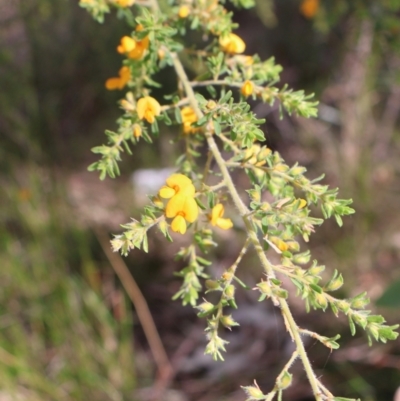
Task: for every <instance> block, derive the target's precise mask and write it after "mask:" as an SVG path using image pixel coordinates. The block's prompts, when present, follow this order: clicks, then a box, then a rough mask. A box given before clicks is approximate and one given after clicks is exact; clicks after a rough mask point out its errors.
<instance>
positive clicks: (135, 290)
mask: <svg viewBox="0 0 400 401" xmlns="http://www.w3.org/2000/svg"><path fill="white" fill-rule="evenodd" d="M94 233H95V235H96V238H97V240H98V241H99V243H100V245H101V248H102V249H103V251H104V253H105V255H106V256H107V259H108V261H109V262H110V265H111V267H112V268H113V270H114V271H115V273H116V275H117V276H118V278H119V279H120V281H121V283H122V285H123V287H124V288H125V291H126V293H127V294H128V297H129V299H130V300H131V301H132V303H133V305H134V307H135V310H136V313H137V316H138V319H139V322H140V324H141V325H142V328H143V331H144V334H145V336H146V339H147V342H148V343H149V347H150V350H151V353H152V354H153V357H154V361H155V363H156V365H157V369H158V374H159V377H160V378H164V377H169V376H170V375H171V371H172V366H171V363H170V362H169V359H168V356H167V353H166V352H165V349H164V346H163V344H162V341H161V338H160V335H159V334H158V331H157V327H156V325H155V323H154V320H153V317H152V316H151V313H150V310H149V307H148V305H147V302H146V299H145V298H144V296H143V294H142V292H141V291H140V289H139V287H138V285H137V284H136V281H135V279H134V278H133V277H132V275H131V273H130V271H129V269H128V267H127V266H126V264H125V262H124V260H123V259H122V257H121V256H120V255H119V254H118V253H114V252H113V251H112V250H111V246H110V239H109V237H108V235H107V233H106V232H105V231H104V230H103V229H101V228H94Z"/></svg>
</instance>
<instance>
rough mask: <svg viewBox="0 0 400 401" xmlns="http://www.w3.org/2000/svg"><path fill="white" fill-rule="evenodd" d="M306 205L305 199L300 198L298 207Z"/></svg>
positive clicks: (301, 207)
mask: <svg viewBox="0 0 400 401" xmlns="http://www.w3.org/2000/svg"><path fill="white" fill-rule="evenodd" d="M306 205H307V201H306V200H305V199H301V198H300V205H299V209H303V207H305V206H306Z"/></svg>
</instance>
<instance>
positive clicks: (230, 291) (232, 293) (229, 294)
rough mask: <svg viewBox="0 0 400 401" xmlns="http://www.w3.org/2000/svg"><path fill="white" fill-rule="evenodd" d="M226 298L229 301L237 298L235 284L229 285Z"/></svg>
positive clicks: (226, 289)
mask: <svg viewBox="0 0 400 401" xmlns="http://www.w3.org/2000/svg"><path fill="white" fill-rule="evenodd" d="M225 296H226V298H227V299H232V298H233V297H234V296H235V286H234V285H233V284H229V285H228V287H226V288H225Z"/></svg>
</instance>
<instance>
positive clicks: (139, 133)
mask: <svg viewBox="0 0 400 401" xmlns="http://www.w3.org/2000/svg"><path fill="white" fill-rule="evenodd" d="M133 136H134V137H135V138H140V137H141V136H142V127H141V126H140V125H139V124H135V125H134V126H133Z"/></svg>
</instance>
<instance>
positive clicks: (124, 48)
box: [117, 36, 136, 54]
mask: <svg viewBox="0 0 400 401" xmlns="http://www.w3.org/2000/svg"><path fill="white" fill-rule="evenodd" d="M135 48H136V40H135V39H133V38H131V37H130V36H124V37H123V38H121V42H120V44H119V46H118V47H117V52H118V53H120V54H124V53H128V52H130V51H132V50H133V49H135Z"/></svg>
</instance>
